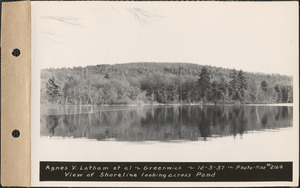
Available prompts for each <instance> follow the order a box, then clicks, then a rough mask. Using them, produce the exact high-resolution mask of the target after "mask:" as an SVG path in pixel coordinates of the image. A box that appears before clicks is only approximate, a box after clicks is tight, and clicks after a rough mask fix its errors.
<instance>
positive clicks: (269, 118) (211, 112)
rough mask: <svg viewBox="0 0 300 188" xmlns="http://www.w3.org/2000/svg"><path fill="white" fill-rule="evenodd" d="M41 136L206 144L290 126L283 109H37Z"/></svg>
mask: <svg viewBox="0 0 300 188" xmlns="http://www.w3.org/2000/svg"><path fill="white" fill-rule="evenodd" d="M40 122H41V129H40V131H41V136H51V137H53V136H54V137H66V138H87V139H96V140H99V141H127V142H144V141H158V142H186V141H192V142H193V141H211V140H213V138H215V137H236V136H237V135H241V136H242V135H243V134H248V133H256V132H259V133H263V132H266V133H267V132H268V133H269V132H272V131H274V130H280V129H281V128H288V127H292V125H293V107H289V106H211V105H178V106H174V105H158V106H150V105H149V106H56V107H53V106H52V107H45V106H41V119H40Z"/></svg>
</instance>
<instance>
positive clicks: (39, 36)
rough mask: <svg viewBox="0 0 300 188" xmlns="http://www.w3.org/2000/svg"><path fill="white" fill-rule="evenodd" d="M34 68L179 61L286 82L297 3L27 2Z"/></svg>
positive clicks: (294, 62)
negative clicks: (270, 75) (271, 75)
mask: <svg viewBox="0 0 300 188" xmlns="http://www.w3.org/2000/svg"><path fill="white" fill-rule="evenodd" d="M31 9H32V58H33V61H34V62H37V63H38V64H39V66H40V68H61V67H74V66H75V67H77V66H82V67H83V66H88V65H97V64H121V63H129V62H187V63H197V64H201V65H211V66H216V67H224V68H235V69H242V70H244V71H248V72H263V73H279V74H286V75H290V74H291V72H292V71H293V70H295V68H298V59H299V58H298V45H299V44H298V42H299V39H298V4H297V2H269V3H266V2H265V3H263V2H96V1H89V2H82V1H81V2H61V1H56V2H50V1H49V2H36V1H34V2H32V7H31Z"/></svg>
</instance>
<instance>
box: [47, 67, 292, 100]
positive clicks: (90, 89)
mask: <svg viewBox="0 0 300 188" xmlns="http://www.w3.org/2000/svg"><path fill="white" fill-rule="evenodd" d="M290 102H293V87H292V77H290V76H283V75H279V74H272V75H267V74H262V73H247V72H243V71H242V70H240V71H236V70H233V69H225V68H217V67H212V66H202V65H198V64H191V63H127V64H116V65H96V66H87V67H74V68H61V69H45V70H42V71H41V103H42V104H94V105H101V104H142V103H151V104H153V103H164V104H166V103H168V104H169V103H215V104H218V103H222V104H224V103H290Z"/></svg>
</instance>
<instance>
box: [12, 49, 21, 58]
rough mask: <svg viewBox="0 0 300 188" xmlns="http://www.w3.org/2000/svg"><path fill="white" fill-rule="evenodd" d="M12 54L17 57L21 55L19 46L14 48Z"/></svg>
mask: <svg viewBox="0 0 300 188" xmlns="http://www.w3.org/2000/svg"><path fill="white" fill-rule="evenodd" d="M11 54H12V55H13V56H15V57H18V56H20V54H21V51H20V50H19V49H18V48H16V49H14V50H13V51H12V53H11Z"/></svg>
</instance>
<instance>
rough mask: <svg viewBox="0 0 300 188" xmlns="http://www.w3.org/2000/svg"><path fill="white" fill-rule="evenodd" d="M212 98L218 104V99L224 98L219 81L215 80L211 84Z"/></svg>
mask: <svg viewBox="0 0 300 188" xmlns="http://www.w3.org/2000/svg"><path fill="white" fill-rule="evenodd" d="M211 98H212V101H213V102H214V104H217V103H218V101H219V100H221V99H222V91H221V90H220V88H219V84H218V82H217V81H213V83H212V84H211Z"/></svg>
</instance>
